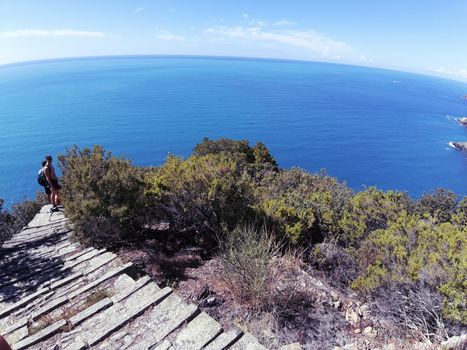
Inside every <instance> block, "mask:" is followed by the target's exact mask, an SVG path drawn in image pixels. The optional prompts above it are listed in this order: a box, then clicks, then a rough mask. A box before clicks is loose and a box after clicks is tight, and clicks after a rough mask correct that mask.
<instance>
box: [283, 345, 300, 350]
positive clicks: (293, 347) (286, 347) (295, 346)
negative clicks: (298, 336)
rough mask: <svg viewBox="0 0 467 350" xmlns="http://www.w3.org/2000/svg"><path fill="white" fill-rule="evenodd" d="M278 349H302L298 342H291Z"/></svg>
mask: <svg viewBox="0 0 467 350" xmlns="http://www.w3.org/2000/svg"><path fill="white" fill-rule="evenodd" d="M279 350H302V345H301V344H300V343H292V344H289V345H284V346H282V347H281V348H279Z"/></svg>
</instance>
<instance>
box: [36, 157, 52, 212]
mask: <svg viewBox="0 0 467 350" xmlns="http://www.w3.org/2000/svg"><path fill="white" fill-rule="evenodd" d="M46 164H47V161H45V160H43V161H42V168H41V169H40V170H39V173H38V178H37V180H38V182H39V185H41V186H42V187H44V190H45V195H46V197H47V202H48V203H52V198H51V197H52V191H51V190H50V184H49V182H48V181H47V178H46V177H45V165H46Z"/></svg>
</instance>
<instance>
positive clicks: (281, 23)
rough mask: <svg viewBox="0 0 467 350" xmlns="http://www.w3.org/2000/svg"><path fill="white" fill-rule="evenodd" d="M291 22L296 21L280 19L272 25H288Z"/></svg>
mask: <svg viewBox="0 0 467 350" xmlns="http://www.w3.org/2000/svg"><path fill="white" fill-rule="evenodd" d="M292 24H297V22H293V21H289V20H286V19H281V20H280V21H277V22H274V25H275V26H277V27H280V26H290V25H292Z"/></svg>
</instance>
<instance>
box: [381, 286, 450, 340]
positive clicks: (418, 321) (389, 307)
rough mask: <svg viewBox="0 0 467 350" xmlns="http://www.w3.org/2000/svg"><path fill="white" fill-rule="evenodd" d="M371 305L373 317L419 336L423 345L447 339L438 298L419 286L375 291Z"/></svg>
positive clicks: (429, 289)
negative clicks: (374, 299)
mask: <svg viewBox="0 0 467 350" xmlns="http://www.w3.org/2000/svg"><path fill="white" fill-rule="evenodd" d="M375 295H376V296H377V298H376V302H374V303H372V309H373V310H372V311H373V313H374V314H375V315H378V316H379V317H383V318H385V319H386V320H389V321H391V322H393V323H394V324H396V325H397V326H398V327H401V328H402V329H403V330H404V331H406V332H412V333H415V334H416V335H417V336H421V337H422V338H423V340H424V341H425V342H427V343H430V342H432V341H437V342H441V341H443V340H445V339H446V338H448V337H449V335H448V329H447V326H448V325H447V324H445V322H444V320H443V313H442V296H441V295H440V294H439V293H438V292H437V291H436V290H435V289H433V288H431V287H430V286H427V285H426V284H423V283H420V282H407V283H398V284H393V285H390V286H386V287H384V288H379V289H378V290H377V291H376V293H375Z"/></svg>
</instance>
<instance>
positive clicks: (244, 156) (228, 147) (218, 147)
mask: <svg viewBox="0 0 467 350" xmlns="http://www.w3.org/2000/svg"><path fill="white" fill-rule="evenodd" d="M213 154H224V155H226V156H228V157H229V158H231V159H233V160H234V161H235V162H236V163H237V164H238V165H239V167H240V169H241V170H242V171H245V172H247V173H248V174H249V175H250V176H251V177H252V178H253V179H255V180H256V181H261V180H262V179H263V178H264V177H266V176H267V175H268V174H270V173H274V172H277V170H278V167H277V162H276V160H275V159H274V157H273V156H272V155H271V153H270V152H269V150H268V149H267V147H266V145H265V144H264V143H262V142H258V143H257V144H256V145H254V146H253V147H251V146H250V144H249V142H248V141H247V140H241V141H238V140H231V139H225V138H221V139H219V140H210V139H208V138H207V137H205V138H204V139H203V141H202V142H201V143H199V144H197V145H196V147H195V148H194V150H193V155H194V156H206V155H213Z"/></svg>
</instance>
